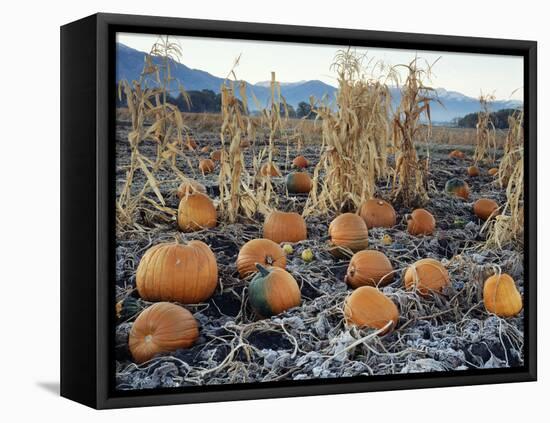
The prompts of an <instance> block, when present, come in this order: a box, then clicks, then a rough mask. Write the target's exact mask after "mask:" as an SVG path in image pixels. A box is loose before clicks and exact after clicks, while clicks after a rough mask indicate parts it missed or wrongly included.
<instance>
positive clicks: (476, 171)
mask: <svg viewBox="0 0 550 423" xmlns="http://www.w3.org/2000/svg"><path fill="white" fill-rule="evenodd" d="M468 176H471V177H475V176H479V169H478V168H477V167H476V166H470V167H469V168H468Z"/></svg>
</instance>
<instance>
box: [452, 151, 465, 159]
mask: <svg viewBox="0 0 550 423" xmlns="http://www.w3.org/2000/svg"><path fill="white" fill-rule="evenodd" d="M449 157H450V158H452V159H463V158H464V157H465V156H464V153H463V152H462V151H460V150H453V151H451V152H450V153H449Z"/></svg>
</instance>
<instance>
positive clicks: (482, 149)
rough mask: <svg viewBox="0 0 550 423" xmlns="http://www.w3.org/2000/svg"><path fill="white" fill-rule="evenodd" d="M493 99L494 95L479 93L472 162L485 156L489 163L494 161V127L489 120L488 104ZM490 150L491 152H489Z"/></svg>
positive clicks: (483, 158)
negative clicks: (479, 107) (478, 109)
mask: <svg viewBox="0 0 550 423" xmlns="http://www.w3.org/2000/svg"><path fill="white" fill-rule="evenodd" d="M493 101H495V96H494V95H485V96H484V95H483V94H482V95H481V96H480V97H479V104H480V106H481V110H480V111H479V112H478V114H477V124H476V149H475V152H474V162H475V163H476V164H477V163H478V162H481V161H483V160H485V156H487V159H488V161H489V163H494V161H495V154H496V149H497V144H496V129H495V126H494V124H493V122H492V120H491V111H490V109H489V104H490V103H491V102H493ZM491 151H492V154H491Z"/></svg>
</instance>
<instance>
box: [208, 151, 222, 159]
mask: <svg viewBox="0 0 550 423" xmlns="http://www.w3.org/2000/svg"><path fill="white" fill-rule="evenodd" d="M210 158H211V159H212V160H213V161H215V162H219V161H220V160H221V158H222V151H221V150H215V151H212V153H210Z"/></svg>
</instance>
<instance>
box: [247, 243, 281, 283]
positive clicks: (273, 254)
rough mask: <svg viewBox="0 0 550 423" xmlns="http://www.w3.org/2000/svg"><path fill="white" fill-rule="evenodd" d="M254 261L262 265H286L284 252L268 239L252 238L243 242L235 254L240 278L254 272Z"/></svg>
mask: <svg viewBox="0 0 550 423" xmlns="http://www.w3.org/2000/svg"><path fill="white" fill-rule="evenodd" d="M256 263H260V264H261V265H264V266H275V267H280V268H281V269H284V268H285V267H286V254H285V252H284V251H283V249H282V248H281V247H280V246H279V244H276V243H275V242H273V241H271V240H270V239H265V238H258V239H252V240H250V241H248V242H247V243H246V244H244V245H243V246H242V248H241V250H240V251H239V255H238V256H237V270H238V272H239V275H240V276H241V278H245V277H247V276H248V275H251V274H253V273H256V272H257V271H258V269H257V268H256Z"/></svg>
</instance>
